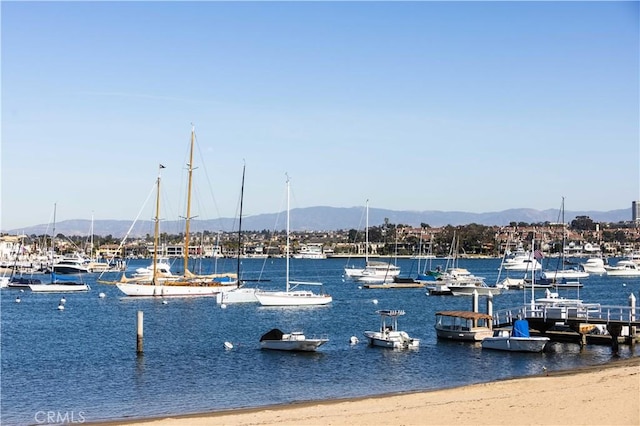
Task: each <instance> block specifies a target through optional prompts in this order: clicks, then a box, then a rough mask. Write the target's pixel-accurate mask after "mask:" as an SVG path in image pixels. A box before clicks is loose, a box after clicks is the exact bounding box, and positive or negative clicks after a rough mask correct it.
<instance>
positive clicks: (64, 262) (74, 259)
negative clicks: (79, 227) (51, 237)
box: [52, 253, 89, 274]
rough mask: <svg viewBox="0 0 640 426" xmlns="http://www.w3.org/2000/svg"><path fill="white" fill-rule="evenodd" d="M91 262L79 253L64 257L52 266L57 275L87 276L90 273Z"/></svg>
mask: <svg viewBox="0 0 640 426" xmlns="http://www.w3.org/2000/svg"><path fill="white" fill-rule="evenodd" d="M88 263H89V260H88V259H85V258H84V257H82V256H80V255H79V254H78V253H75V254H74V255H70V256H64V257H63V258H62V259H60V260H59V261H58V262H55V263H54V264H53V266H52V268H53V272H55V273H56V274H86V273H87V272H89V268H88V266H87V265H88Z"/></svg>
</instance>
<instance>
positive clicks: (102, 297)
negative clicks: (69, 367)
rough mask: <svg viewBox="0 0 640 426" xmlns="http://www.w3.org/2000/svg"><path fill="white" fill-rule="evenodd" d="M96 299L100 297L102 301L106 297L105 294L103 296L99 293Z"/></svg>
mask: <svg viewBox="0 0 640 426" xmlns="http://www.w3.org/2000/svg"><path fill="white" fill-rule="evenodd" d="M98 297H100V299H104V298H105V297H107V295H106V294H104V293H100V294H99V295H98Z"/></svg>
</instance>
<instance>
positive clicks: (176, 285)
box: [116, 128, 237, 297]
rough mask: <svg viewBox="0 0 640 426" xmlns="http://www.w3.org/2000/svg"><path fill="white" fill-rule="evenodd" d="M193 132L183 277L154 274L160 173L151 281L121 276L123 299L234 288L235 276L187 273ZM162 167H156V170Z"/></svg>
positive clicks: (211, 293) (214, 293) (215, 291)
mask: <svg viewBox="0 0 640 426" xmlns="http://www.w3.org/2000/svg"><path fill="white" fill-rule="evenodd" d="M194 139H195V131H194V130H193V128H192V130H191V154H190V158H189V164H188V166H189V169H188V171H189V187H188V191H187V214H186V216H185V219H186V230H185V245H184V250H183V251H184V253H183V256H184V274H183V275H177V276H161V274H160V273H159V271H158V236H159V223H160V219H159V217H160V216H159V214H160V173H158V178H157V181H156V191H157V194H156V216H155V227H154V240H153V263H152V265H151V267H152V274H151V277H150V278H149V277H140V278H135V277H134V278H127V277H126V276H125V275H124V274H123V275H122V278H121V279H120V281H118V282H117V283H116V285H117V286H118V289H120V291H122V292H123V293H124V294H125V295H127V296H142V297H150V296H159V297H188V296H215V295H216V294H218V293H220V292H223V291H229V290H232V289H234V288H236V283H237V277H236V276H235V274H211V275H195V274H193V273H192V272H191V271H189V222H190V209H191V176H192V172H193V144H194ZM163 168H164V166H163V165H162V164H161V165H160V170H162V169H163Z"/></svg>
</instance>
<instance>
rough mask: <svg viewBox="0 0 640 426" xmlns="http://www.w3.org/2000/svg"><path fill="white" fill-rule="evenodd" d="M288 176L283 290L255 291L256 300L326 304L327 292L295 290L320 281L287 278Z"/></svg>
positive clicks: (268, 303) (278, 303)
mask: <svg viewBox="0 0 640 426" xmlns="http://www.w3.org/2000/svg"><path fill="white" fill-rule="evenodd" d="M289 186H290V185H289V176H287V245H286V270H285V284H286V290H285V291H262V290H261V291H257V292H256V293H255V296H256V298H257V299H258V302H260V304H261V305H262V306H312V305H327V304H329V303H331V301H332V300H333V298H332V297H331V296H330V295H328V294H317V293H313V292H312V291H310V290H296V288H297V287H298V286H299V285H319V286H321V285H322V283H317V282H306V281H291V280H290V279H289V258H290V247H291V244H290V237H289V216H290V215H289V210H290V207H289V204H290V203H289V198H290V195H289V192H290V188H289Z"/></svg>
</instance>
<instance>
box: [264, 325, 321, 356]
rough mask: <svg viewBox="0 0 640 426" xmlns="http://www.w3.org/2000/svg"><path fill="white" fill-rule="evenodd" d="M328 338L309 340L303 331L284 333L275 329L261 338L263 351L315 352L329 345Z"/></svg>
mask: <svg viewBox="0 0 640 426" xmlns="http://www.w3.org/2000/svg"><path fill="white" fill-rule="evenodd" d="M328 341H329V339H327V338H307V337H306V336H305V335H304V334H303V333H302V332H301V331H293V332H291V333H284V332H282V331H281V330H280V329H277V328H274V329H272V330H270V331H268V332H267V333H265V334H263V335H262V337H260V348H261V349H272V350H278V351H300V352H313V351H315V350H317V349H318V348H319V347H320V346H322V345H324V344H325V343H327V342H328Z"/></svg>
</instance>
